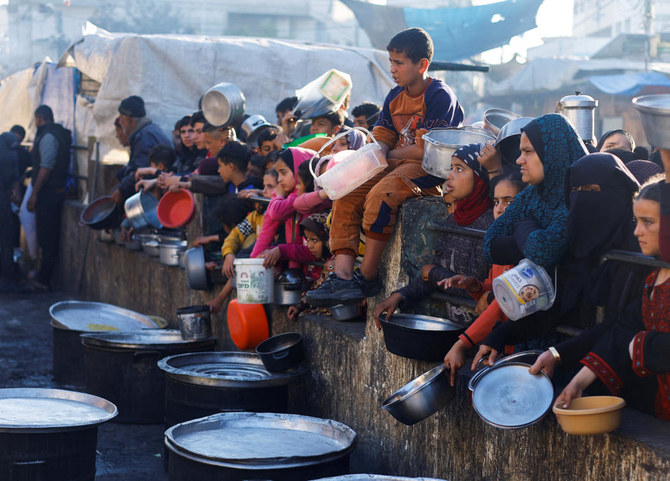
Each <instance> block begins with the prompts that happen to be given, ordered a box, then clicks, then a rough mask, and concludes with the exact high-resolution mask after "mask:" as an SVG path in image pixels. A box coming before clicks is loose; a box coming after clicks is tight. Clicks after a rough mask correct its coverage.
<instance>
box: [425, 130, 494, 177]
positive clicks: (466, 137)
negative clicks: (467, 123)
mask: <svg viewBox="0 0 670 481" xmlns="http://www.w3.org/2000/svg"><path fill="white" fill-rule="evenodd" d="M422 138H423V140H425V141H426V142H425V144H424V148H423V161H422V162H421V166H422V167H423V170H425V171H426V172H428V173H429V174H432V175H434V176H436V177H440V178H442V179H446V178H447V176H448V175H449V171H451V156H452V155H453V154H454V152H456V149H458V148H459V147H460V146H462V145H466V144H482V143H484V142H488V141H491V140H494V139H495V136H494V135H493V134H491V133H490V132H489V131H488V130H484V129H478V128H474V127H458V128H447V129H433V130H431V131H430V132H428V133H427V134H425V135H424V136H423V137H422Z"/></svg>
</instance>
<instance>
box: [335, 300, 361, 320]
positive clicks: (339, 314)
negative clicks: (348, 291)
mask: <svg viewBox="0 0 670 481" xmlns="http://www.w3.org/2000/svg"><path fill="white" fill-rule="evenodd" d="M329 309H330V314H331V315H332V316H333V319H335V320H336V321H350V320H352V319H356V320H361V321H364V320H365V319H361V318H360V310H359V308H358V303H357V302H356V303H353V304H336V305H334V306H333V307H330V308H329Z"/></svg>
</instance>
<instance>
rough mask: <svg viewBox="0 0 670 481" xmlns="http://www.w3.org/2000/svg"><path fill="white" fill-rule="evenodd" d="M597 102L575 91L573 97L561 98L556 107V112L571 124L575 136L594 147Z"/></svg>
mask: <svg viewBox="0 0 670 481" xmlns="http://www.w3.org/2000/svg"><path fill="white" fill-rule="evenodd" d="M597 107H598V101H597V100H596V99H594V98H593V97H591V96H590V95H584V94H582V92H580V91H576V92H575V95H567V96H565V97H563V98H562V99H561V100H560V101H559V102H558V105H557V106H556V111H557V113H559V114H562V115H564V116H565V117H567V118H568V120H570V122H572V125H573V126H574V127H575V130H576V131H577V135H579V137H580V138H581V139H582V140H583V141H584V142H592V143H593V144H594V145H595V133H594V127H595V123H596V108H597Z"/></svg>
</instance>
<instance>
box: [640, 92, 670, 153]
mask: <svg viewBox="0 0 670 481" xmlns="http://www.w3.org/2000/svg"><path fill="white" fill-rule="evenodd" d="M633 106H634V107H635V108H636V109H637V110H638V111H639V112H640V120H642V127H644V133H645V135H646V136H647V141H648V142H649V143H650V144H651V145H654V146H656V147H661V148H664V149H670V94H661V95H645V96H642V97H636V98H634V99H633Z"/></svg>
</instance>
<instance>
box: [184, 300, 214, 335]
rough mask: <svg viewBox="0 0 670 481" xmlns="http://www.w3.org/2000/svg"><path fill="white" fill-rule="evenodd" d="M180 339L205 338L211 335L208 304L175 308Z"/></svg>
mask: <svg viewBox="0 0 670 481" xmlns="http://www.w3.org/2000/svg"><path fill="white" fill-rule="evenodd" d="M177 321H179V330H180V331H181V337H182V339H207V338H209V337H211V335H212V323H211V318H210V315H209V306H208V305H200V306H187V307H180V308H179V309H177Z"/></svg>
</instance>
